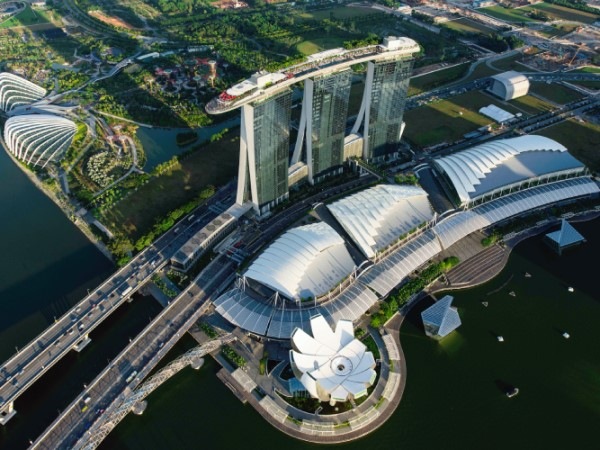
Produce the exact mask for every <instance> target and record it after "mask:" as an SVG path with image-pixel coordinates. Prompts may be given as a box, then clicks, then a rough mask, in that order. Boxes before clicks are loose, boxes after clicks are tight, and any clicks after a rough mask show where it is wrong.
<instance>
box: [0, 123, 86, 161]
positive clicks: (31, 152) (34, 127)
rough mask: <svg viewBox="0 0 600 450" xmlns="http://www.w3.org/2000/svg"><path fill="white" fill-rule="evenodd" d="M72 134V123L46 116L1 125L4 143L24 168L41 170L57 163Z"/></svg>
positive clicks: (73, 134) (65, 149)
mask: <svg viewBox="0 0 600 450" xmlns="http://www.w3.org/2000/svg"><path fill="white" fill-rule="evenodd" d="M76 132H77V125H75V123H74V122H72V121H71V120H69V119H66V118H64V117H58V116H53V115H50V114H30V115H23V116H15V117H11V118H10V119H8V120H7V121H6V123H5V124H4V140H5V141H6V145H7V147H8V149H9V150H10V152H11V153H12V154H13V155H14V156H15V157H16V158H17V159H19V160H21V161H25V162H26V163H27V164H34V165H37V166H41V167H45V166H46V164H48V163H49V162H50V161H53V162H56V161H59V160H60V159H61V157H62V155H63V154H64V153H65V152H66V151H67V149H68V148H69V147H70V146H71V143H72V142H73V137H74V136H75V133H76Z"/></svg>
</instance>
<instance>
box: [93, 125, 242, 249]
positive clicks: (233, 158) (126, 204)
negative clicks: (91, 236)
mask: <svg viewBox="0 0 600 450" xmlns="http://www.w3.org/2000/svg"><path fill="white" fill-rule="evenodd" d="M238 152H239V130H238V129H235V130H233V131H230V132H228V133H227V134H225V135H224V136H223V138H222V139H220V140H218V141H215V142H211V143H208V144H206V145H203V146H201V147H200V148H198V149H197V150H196V151H193V152H192V153H190V154H188V155H187V156H183V157H181V158H180V160H179V161H177V162H175V163H174V164H170V165H169V167H168V168H167V169H166V170H165V171H164V172H162V173H161V174H160V175H156V176H153V177H151V179H150V181H149V182H148V183H146V184H145V185H143V186H141V187H140V188H139V189H138V190H137V191H135V192H133V193H132V194H131V195H129V196H128V197H126V198H125V199H123V200H121V201H120V202H119V203H117V204H115V205H114V206H112V207H111V208H107V209H105V210H103V211H102V213H101V215H102V217H101V218H100V220H101V221H103V222H104V223H105V224H106V225H107V226H109V227H110V228H111V229H113V230H115V231H117V232H120V233H123V234H125V235H126V236H127V237H129V238H130V239H131V240H133V241H135V240H136V239H138V238H139V237H140V236H142V235H144V234H145V233H147V232H148V231H149V230H150V229H151V228H152V226H153V225H154V224H155V222H156V221H157V218H160V217H165V216H166V215H167V214H168V213H169V212H170V211H172V210H173V209H174V208H177V207H179V206H181V205H184V204H186V203H187V202H190V201H192V200H194V199H195V198H197V197H198V194H199V193H200V192H201V191H202V190H203V189H205V188H206V187H207V186H210V185H212V186H216V187H218V186H221V185H223V184H225V183H227V182H228V181H230V180H231V179H232V178H233V177H234V176H235V173H236V171H237V166H238Z"/></svg>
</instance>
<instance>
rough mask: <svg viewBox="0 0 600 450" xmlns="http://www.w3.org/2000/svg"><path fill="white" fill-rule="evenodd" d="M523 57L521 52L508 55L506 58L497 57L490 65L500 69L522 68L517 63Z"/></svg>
mask: <svg viewBox="0 0 600 450" xmlns="http://www.w3.org/2000/svg"><path fill="white" fill-rule="evenodd" d="M522 59H523V55H522V54H521V53H519V54H517V55H512V56H508V57H506V58H502V59H499V60H497V61H493V62H492V65H493V66H494V67H496V68H498V69H500V70H503V71H507V70H523V66H522V65H521V64H519V63H518V61H521V60H522Z"/></svg>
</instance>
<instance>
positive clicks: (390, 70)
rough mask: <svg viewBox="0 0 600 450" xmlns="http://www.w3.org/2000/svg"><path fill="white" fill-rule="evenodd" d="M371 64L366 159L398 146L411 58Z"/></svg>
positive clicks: (382, 154) (394, 150) (389, 151)
mask: <svg viewBox="0 0 600 450" xmlns="http://www.w3.org/2000/svg"><path fill="white" fill-rule="evenodd" d="M371 64H373V65H374V75H373V86H372V89H371V102H370V108H369V128H368V129H369V136H368V151H367V155H368V159H375V160H380V159H382V158H383V157H385V156H386V155H389V154H393V153H395V152H396V151H397V149H398V144H399V142H400V137H401V135H400V133H401V128H402V116H403V114H404V103H405V100H406V94H407V91H408V82H409V79H410V74H411V71H412V66H413V60H412V59H409V60H398V61H385V62H379V63H371Z"/></svg>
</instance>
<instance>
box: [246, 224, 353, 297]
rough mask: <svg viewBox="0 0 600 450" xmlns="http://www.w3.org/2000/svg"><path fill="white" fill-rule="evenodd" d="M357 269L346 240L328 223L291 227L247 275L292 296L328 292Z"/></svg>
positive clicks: (251, 267) (267, 250) (253, 265)
mask: <svg viewBox="0 0 600 450" xmlns="http://www.w3.org/2000/svg"><path fill="white" fill-rule="evenodd" d="M353 269H354V262H353V260H352V258H351V257H350V254H349V253H348V250H346V247H345V243H344V240H343V239H342V237H341V236H340V235H339V234H337V233H336V232H335V231H334V229H333V228H331V227H330V226H329V225H327V224H325V223H315V224H310V225H304V226H301V227H298V228H294V229H291V230H289V231H287V232H286V233H285V234H283V235H282V236H281V237H279V238H278V239H277V240H276V241H275V242H273V244H271V245H270V246H269V247H268V248H267V249H266V250H265V251H264V252H263V253H262V254H261V255H260V256H259V257H258V258H257V259H256V260H255V261H254V262H253V263H252V265H251V266H250V268H249V269H248V270H247V271H246V273H245V274H244V276H245V277H246V278H251V279H253V280H256V281H258V282H260V283H262V284H264V285H265V286H268V287H270V288H271V289H273V290H276V291H278V292H280V293H281V294H283V295H284V296H286V297H287V298H290V299H302V298H308V297H317V296H319V295H322V294H325V293H327V292H328V291H329V290H330V289H331V288H333V287H335V286H336V285H337V284H338V283H339V282H340V281H342V280H343V279H344V278H345V277H347V276H348V275H349V274H350V273H351V272H352V270H353Z"/></svg>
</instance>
